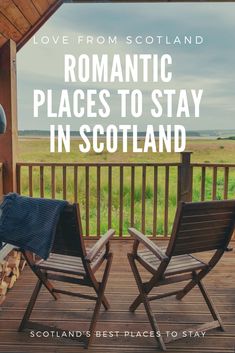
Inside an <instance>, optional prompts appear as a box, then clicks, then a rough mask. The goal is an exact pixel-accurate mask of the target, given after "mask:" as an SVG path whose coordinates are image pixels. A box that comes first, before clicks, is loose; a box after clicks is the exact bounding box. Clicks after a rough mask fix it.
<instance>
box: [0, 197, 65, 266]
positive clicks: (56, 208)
mask: <svg viewBox="0 0 235 353" xmlns="http://www.w3.org/2000/svg"><path fill="white" fill-rule="evenodd" d="M66 205H67V202H66V201H59V200H49V199H42V198H32V197H25V196H20V195H18V194H16V193H10V194H8V195H6V196H5V197H4V200H3V202H2V204H1V205H0V242H5V243H9V244H12V245H15V246H17V247H19V248H21V249H23V250H29V251H32V252H34V253H35V254H37V255H39V256H40V257H42V258H44V259H47V257H48V256H49V254H50V251H51V248H52V245H53V241H54V236H55V231H56V226H57V223H58V220H59V217H60V214H61V212H62V211H63V209H64V207H65V206H66Z"/></svg>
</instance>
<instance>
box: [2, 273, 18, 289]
mask: <svg viewBox="0 0 235 353" xmlns="http://www.w3.org/2000/svg"><path fill="white" fill-rule="evenodd" d="M16 280H17V277H16V275H12V276H10V277H6V278H5V282H6V283H7V284H8V288H9V289H11V288H12V287H13V286H14V284H15V282H16Z"/></svg>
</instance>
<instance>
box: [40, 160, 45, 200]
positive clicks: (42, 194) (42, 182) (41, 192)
mask: <svg viewBox="0 0 235 353" xmlns="http://www.w3.org/2000/svg"><path fill="white" fill-rule="evenodd" d="M40 197H44V166H43V165H40Z"/></svg>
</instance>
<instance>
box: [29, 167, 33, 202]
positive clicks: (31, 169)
mask: <svg viewBox="0 0 235 353" xmlns="http://www.w3.org/2000/svg"><path fill="white" fill-rule="evenodd" d="M29 196H31V197H32V196H33V167H32V166H31V165H30V166H29Z"/></svg>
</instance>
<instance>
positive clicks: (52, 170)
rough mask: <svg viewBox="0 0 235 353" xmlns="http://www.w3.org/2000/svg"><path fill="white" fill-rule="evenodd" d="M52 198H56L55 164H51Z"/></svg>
mask: <svg viewBox="0 0 235 353" xmlns="http://www.w3.org/2000/svg"><path fill="white" fill-rule="evenodd" d="M51 198H52V199H54V198H55V166H54V165H52V166H51Z"/></svg>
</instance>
